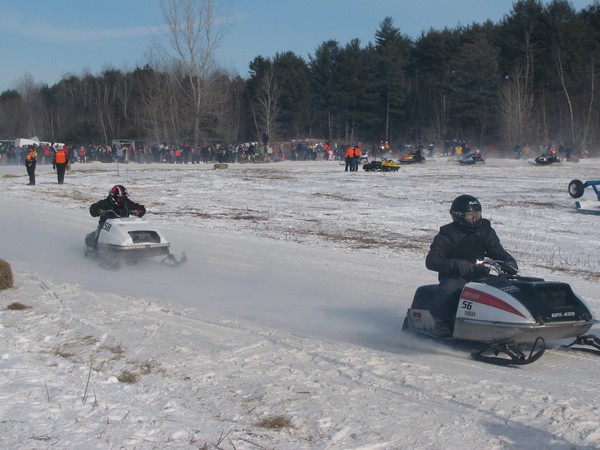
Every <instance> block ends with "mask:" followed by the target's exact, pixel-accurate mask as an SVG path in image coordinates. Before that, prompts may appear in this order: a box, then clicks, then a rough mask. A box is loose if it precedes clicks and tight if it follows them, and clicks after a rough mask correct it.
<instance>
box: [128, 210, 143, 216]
mask: <svg viewBox="0 0 600 450" xmlns="http://www.w3.org/2000/svg"><path fill="white" fill-rule="evenodd" d="M131 214H133V215H134V216H136V217H140V215H141V214H142V212H141V211H140V210H139V209H134V210H133V211H131Z"/></svg>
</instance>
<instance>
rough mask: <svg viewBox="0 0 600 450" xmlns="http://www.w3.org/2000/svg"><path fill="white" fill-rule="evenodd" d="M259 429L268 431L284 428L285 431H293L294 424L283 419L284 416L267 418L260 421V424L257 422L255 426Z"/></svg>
mask: <svg viewBox="0 0 600 450" xmlns="http://www.w3.org/2000/svg"><path fill="white" fill-rule="evenodd" d="M257 425H258V426H259V427H261V428H268V429H271V430H273V429H276V430H279V429H282V428H286V429H293V428H295V427H294V424H293V423H292V421H291V420H290V419H289V418H287V417H285V416H279V415H277V416H269V417H266V418H264V419H262V420H261V421H260V422H258V424H257Z"/></svg>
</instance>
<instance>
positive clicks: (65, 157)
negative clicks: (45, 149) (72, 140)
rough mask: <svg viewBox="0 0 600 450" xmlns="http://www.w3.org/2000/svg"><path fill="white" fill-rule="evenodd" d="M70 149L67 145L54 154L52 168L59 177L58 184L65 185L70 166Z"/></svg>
mask: <svg viewBox="0 0 600 450" xmlns="http://www.w3.org/2000/svg"><path fill="white" fill-rule="evenodd" d="M68 151H69V148H68V147H67V145H66V144H65V145H63V146H62V148H59V149H56V151H55V152H54V158H53V160H52V168H53V169H56V175H57V176H58V184H63V182H64V181H65V170H66V169H67V165H68V164H69V153H68Z"/></svg>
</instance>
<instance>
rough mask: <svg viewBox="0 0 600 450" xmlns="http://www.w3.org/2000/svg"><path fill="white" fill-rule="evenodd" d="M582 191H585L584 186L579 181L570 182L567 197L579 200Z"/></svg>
mask: <svg viewBox="0 0 600 450" xmlns="http://www.w3.org/2000/svg"><path fill="white" fill-rule="evenodd" d="M583 191H585V185H584V184H583V181H581V180H572V181H571V182H570V183H569V195H570V196H571V197H573V198H579V197H581V196H582V195H583Z"/></svg>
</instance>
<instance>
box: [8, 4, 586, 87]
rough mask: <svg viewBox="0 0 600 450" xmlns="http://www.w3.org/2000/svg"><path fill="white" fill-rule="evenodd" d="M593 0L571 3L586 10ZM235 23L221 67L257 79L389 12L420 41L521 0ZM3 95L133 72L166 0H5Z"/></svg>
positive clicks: (335, 10) (238, 11) (383, 7)
mask: <svg viewBox="0 0 600 450" xmlns="http://www.w3.org/2000/svg"><path fill="white" fill-rule="evenodd" d="M592 3H593V0H571V4H572V5H573V6H574V7H575V8H576V9H577V10H580V9H581V8H584V7H586V6H588V5H590V4H592ZM230 4H231V19H232V20H233V26H232V28H231V31H230V32H229V33H228V34H227V36H226V37H225V39H224V41H223V43H222V45H221V47H220V48H219V50H218V58H219V61H220V63H221V64H222V65H223V66H224V67H225V68H227V69H229V70H232V71H234V72H237V73H239V74H240V75H242V76H244V77H245V76H247V73H248V63H249V62H250V61H251V60H252V59H254V58H255V57H256V56H258V55H262V56H264V57H272V56H274V55H275V54H276V53H277V52H282V51H288V50H290V51H293V52H294V53H296V54H297V55H299V56H301V57H303V58H307V57H308V55H309V54H313V53H314V50H315V49H316V48H317V47H318V46H319V45H320V44H321V43H323V42H324V41H326V40H329V39H335V40H337V41H338V42H339V43H340V44H342V45H343V44H346V43H347V42H349V41H350V40H351V39H354V38H358V39H360V41H361V43H363V44H366V43H367V42H369V41H373V39H374V36H375V31H376V30H377V29H378V28H379V24H380V23H381V21H382V20H383V19H384V18H385V17H386V16H390V17H392V18H393V20H394V24H395V26H396V27H398V28H399V29H400V31H401V32H402V33H403V34H405V35H407V36H409V37H411V38H416V37H418V36H419V35H420V33H421V32H422V31H427V30H428V29H429V28H434V29H442V28H444V27H449V28H454V27H455V26H457V25H459V24H460V25H469V24H471V23H473V22H477V23H482V22H484V21H485V20H486V19H491V20H492V21H494V22H497V21H499V20H500V19H502V17H503V16H504V15H505V14H508V13H510V11H511V10H512V5H513V1H512V0H230ZM0 17H1V18H2V19H1V25H0V61H1V64H2V69H1V70H0V92H3V91H5V90H6V89H11V88H14V87H16V83H17V82H18V81H19V80H22V79H23V76H24V75H25V74H30V75H31V76H33V79H34V80H35V81H36V82H38V83H47V84H50V85H51V84H54V83H56V82H58V81H59V80H60V79H61V78H62V77H63V76H64V75H65V74H69V73H73V74H77V75H79V74H81V73H83V72H84V71H90V72H91V73H93V74H96V73H99V72H100V71H102V69H104V68H107V67H114V68H118V69H133V68H135V67H136V66H137V65H142V64H143V63H144V61H145V60H146V54H147V51H148V49H149V47H150V45H151V42H152V35H153V34H154V35H156V34H157V33H158V30H159V29H160V25H161V24H162V22H163V20H162V13H161V10H160V5H159V0H102V1H99V0H1V1H0Z"/></svg>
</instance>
